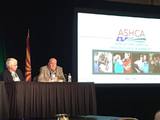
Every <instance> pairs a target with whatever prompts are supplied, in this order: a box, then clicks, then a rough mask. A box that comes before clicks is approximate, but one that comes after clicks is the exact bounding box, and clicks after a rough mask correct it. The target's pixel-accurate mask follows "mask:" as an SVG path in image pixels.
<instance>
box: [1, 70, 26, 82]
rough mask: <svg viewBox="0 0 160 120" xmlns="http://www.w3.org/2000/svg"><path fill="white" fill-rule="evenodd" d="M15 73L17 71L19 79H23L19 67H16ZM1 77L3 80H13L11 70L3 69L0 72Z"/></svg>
mask: <svg viewBox="0 0 160 120" xmlns="http://www.w3.org/2000/svg"><path fill="white" fill-rule="evenodd" d="M16 73H17V75H18V77H19V79H20V80H21V81H24V77H23V74H22V71H21V70H20V69H17V70H16ZM2 79H3V81H5V82H14V80H13V77H12V75H11V72H9V71H8V70H7V69H6V70H4V72H3V73H2Z"/></svg>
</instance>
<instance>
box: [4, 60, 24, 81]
mask: <svg viewBox="0 0 160 120" xmlns="http://www.w3.org/2000/svg"><path fill="white" fill-rule="evenodd" d="M17 64H18V62H17V60H16V59H15V58H8V59H7V60H6V68H7V69H6V70H4V71H3V73H2V79H3V81H5V82H14V81H15V82H16V81H23V80H24V77H23V74H22V71H21V70H20V69H17Z"/></svg>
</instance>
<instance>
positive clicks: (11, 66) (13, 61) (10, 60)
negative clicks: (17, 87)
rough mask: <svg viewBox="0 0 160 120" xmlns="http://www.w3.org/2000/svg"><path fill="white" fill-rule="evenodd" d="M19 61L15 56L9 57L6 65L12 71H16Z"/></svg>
mask: <svg viewBox="0 0 160 120" xmlns="http://www.w3.org/2000/svg"><path fill="white" fill-rule="evenodd" d="M17 63H18V62H17V60H16V59H15V58H8V59H7V60H6V67H7V69H8V70H9V71H10V72H15V71H16V70H17Z"/></svg>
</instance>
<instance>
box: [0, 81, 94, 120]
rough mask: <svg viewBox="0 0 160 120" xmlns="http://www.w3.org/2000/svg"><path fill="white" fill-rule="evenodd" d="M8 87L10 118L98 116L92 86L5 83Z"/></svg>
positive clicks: (86, 84) (84, 84)
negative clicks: (61, 115)
mask: <svg viewBox="0 0 160 120" xmlns="http://www.w3.org/2000/svg"><path fill="white" fill-rule="evenodd" d="M0 87H4V86H3V85H2V86H0ZM5 87H6V90H7V94H8V106H9V117H10V118H53V117H55V116H56V114H59V113H67V114H69V115H70V116H77V115H88V114H96V95H95V85H94V84H93V83H37V82H28V83H26V82H15V83H6V84H5ZM2 96H3V95H2ZM4 96H6V95H4ZM0 99H1V98H0ZM1 102H4V103H5V101H1ZM6 102H7V101H6ZM6 106H7V105H6ZM6 108H7V107H6ZM0 109H3V108H1V107H0ZM6 111H7V110H6ZM6 115H7V113H6Z"/></svg>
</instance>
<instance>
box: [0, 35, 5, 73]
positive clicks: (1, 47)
mask: <svg viewBox="0 0 160 120" xmlns="http://www.w3.org/2000/svg"><path fill="white" fill-rule="evenodd" d="M5 53H6V51H5V41H4V39H3V38H1V39H0V73H1V72H2V71H3V70H4V66H5V58H6V54H5Z"/></svg>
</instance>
